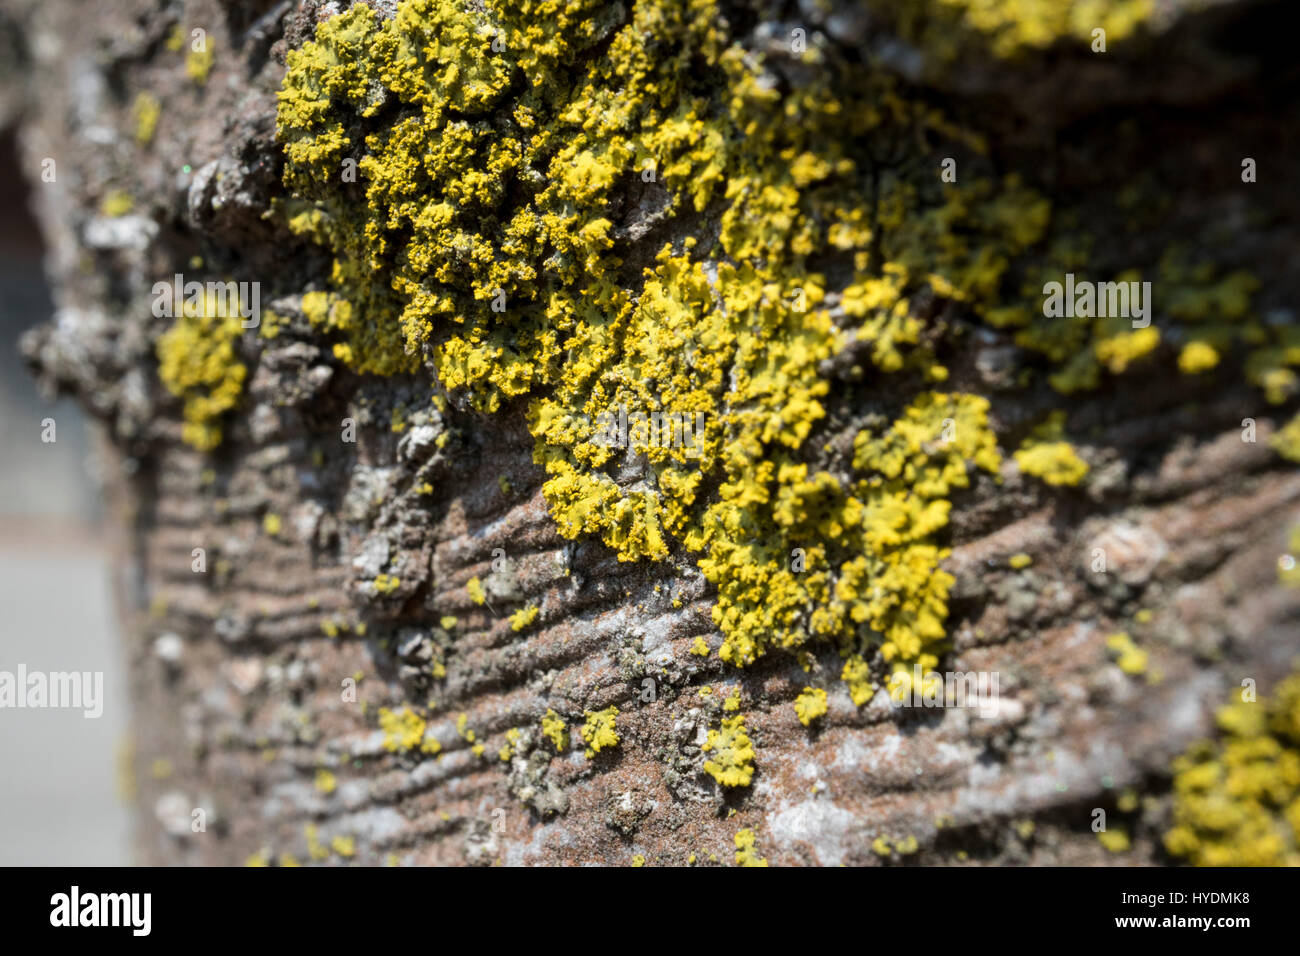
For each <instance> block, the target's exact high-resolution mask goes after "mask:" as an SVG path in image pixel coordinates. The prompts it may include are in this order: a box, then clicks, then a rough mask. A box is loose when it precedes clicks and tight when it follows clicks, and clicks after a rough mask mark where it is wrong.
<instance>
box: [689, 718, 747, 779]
mask: <svg viewBox="0 0 1300 956" xmlns="http://www.w3.org/2000/svg"><path fill="white" fill-rule="evenodd" d="M700 749H701V750H703V751H704V752H705V753H707V754H711V757H710V758H709V760H707V761H706V762H705V764H704V770H705V772H706V773H708V774H709V776H711V777H713V779H714V780H716V781H717V782H718V783H719V784H721V785H722V786H724V787H747V786H749V782H750V780H751V779H753V776H754V745H753V743H752V742H751V741H750V739H749V737H748V735H747V734H746V733H745V716H744V714H737V715H736V716H734V717H724V718H723V719H722V726H721V727H720V728H719V729H717V730H710V731H709V736H708V739H707V740H706V741H705V742H704V744H703V745H702V746H701V748H700Z"/></svg>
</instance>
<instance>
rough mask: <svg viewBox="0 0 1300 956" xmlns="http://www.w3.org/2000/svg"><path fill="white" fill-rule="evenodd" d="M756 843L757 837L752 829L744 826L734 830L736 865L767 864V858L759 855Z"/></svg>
mask: <svg viewBox="0 0 1300 956" xmlns="http://www.w3.org/2000/svg"><path fill="white" fill-rule="evenodd" d="M757 843H758V838H757V837H756V836H755V835H754V831H753V830H752V829H750V828H748V827H746V828H745V829H743V830H737V831H736V865H737V866H767V860H765V859H763V857H762V856H760V855H759V852H758V848H757Z"/></svg>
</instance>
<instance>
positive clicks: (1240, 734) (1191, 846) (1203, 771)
mask: <svg viewBox="0 0 1300 956" xmlns="http://www.w3.org/2000/svg"><path fill="white" fill-rule="evenodd" d="M1218 727H1219V731H1220V735H1219V737H1218V738H1217V739H1215V740H1203V741H1200V742H1199V743H1197V744H1195V745H1193V746H1192V747H1191V748H1190V749H1189V750H1188V751H1187V752H1186V753H1185V754H1183V755H1182V756H1181V757H1178V758H1177V759H1176V760H1175V761H1174V806H1173V820H1172V826H1171V828H1170V829H1169V830H1168V832H1166V834H1165V840H1164V842H1165V848H1166V849H1168V850H1169V852H1170V853H1172V854H1174V855H1175V856H1179V857H1184V858H1186V859H1187V860H1188V861H1189V862H1191V863H1193V864H1195V865H1197V866H1300V672H1296V673H1293V674H1292V675H1291V676H1290V677H1288V678H1286V680H1284V681H1282V683H1281V684H1279V685H1278V686H1277V688H1276V689H1275V690H1274V692H1273V695H1272V697H1271V698H1269V699H1267V700H1258V701H1257V700H1253V699H1251V700H1237V701H1235V702H1233V703H1232V704H1229V705H1227V706H1226V707H1224V708H1222V709H1221V710H1220V711H1219V713H1218Z"/></svg>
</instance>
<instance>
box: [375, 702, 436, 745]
mask: <svg viewBox="0 0 1300 956" xmlns="http://www.w3.org/2000/svg"><path fill="white" fill-rule="evenodd" d="M379 726H380V728H381V729H382V730H383V732H384V749H385V750H388V751H391V752H393V753H424V754H437V753H439V752H440V751H441V750H442V744H441V743H440V742H439V741H438V738H437V737H434V736H433V735H432V734H431V733H429V730H428V724H427V722H426V721H425V719H424V718H423V717H421V716H420V715H419V714H417V713H416V712H415V711H413V710H411V708H409V707H403V708H402V709H401V710H396V711H394V710H389V709H388V708H387V707H382V708H380V710H379Z"/></svg>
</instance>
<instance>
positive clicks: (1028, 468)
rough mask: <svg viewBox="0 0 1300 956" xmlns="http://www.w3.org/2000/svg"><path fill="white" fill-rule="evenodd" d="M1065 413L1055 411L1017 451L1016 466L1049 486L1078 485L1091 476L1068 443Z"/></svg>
mask: <svg viewBox="0 0 1300 956" xmlns="http://www.w3.org/2000/svg"><path fill="white" fill-rule="evenodd" d="M1064 431H1065V413H1064V412H1060V411H1056V412H1052V414H1051V415H1049V416H1048V417H1047V420H1046V421H1045V422H1043V424H1041V425H1039V426H1038V427H1037V428H1035V429H1034V431H1033V433H1032V434H1030V436H1029V437H1028V438H1026V439H1025V440H1024V441H1023V442H1022V443H1021V445H1020V448H1019V450H1017V451H1016V454H1015V459H1016V464H1017V465H1019V466H1020V470H1021V471H1022V472H1024V473H1025V474H1027V475H1034V476H1035V477H1038V478H1041V479H1043V481H1045V482H1047V484H1049V485H1077V484H1078V483H1079V482H1080V481H1082V480H1083V477H1084V476H1085V475H1086V474H1088V464H1087V462H1085V461H1084V460H1083V459H1082V458H1080V457H1079V456H1078V454H1077V453H1076V452H1075V450H1074V446H1073V445H1071V444H1070V443H1069V442H1067V441H1061V440H1060V439H1061V436H1062V434H1063V433H1064Z"/></svg>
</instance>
